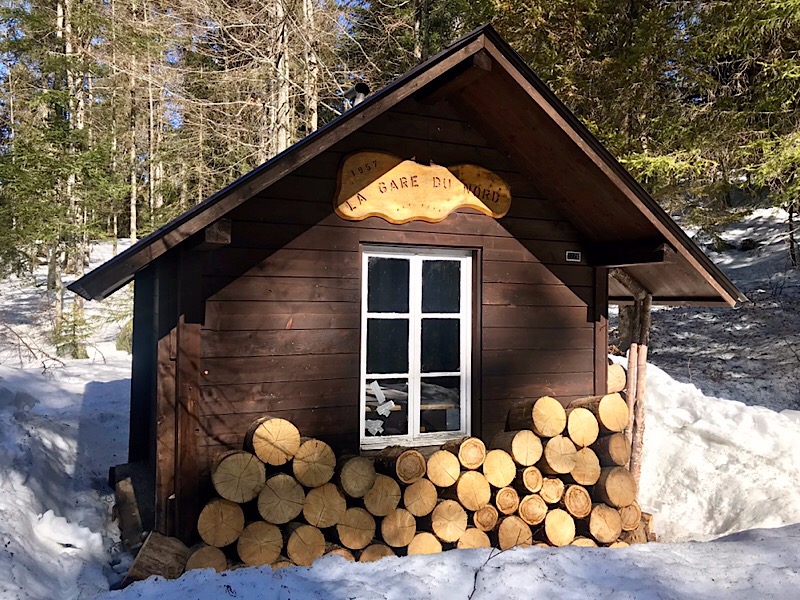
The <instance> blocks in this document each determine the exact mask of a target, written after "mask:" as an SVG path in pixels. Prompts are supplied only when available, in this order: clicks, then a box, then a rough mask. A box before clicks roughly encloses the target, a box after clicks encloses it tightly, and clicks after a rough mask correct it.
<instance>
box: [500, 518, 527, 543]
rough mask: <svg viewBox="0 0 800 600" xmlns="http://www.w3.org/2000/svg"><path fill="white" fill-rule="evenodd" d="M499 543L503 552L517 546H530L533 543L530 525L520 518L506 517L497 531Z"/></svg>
mask: <svg viewBox="0 0 800 600" xmlns="http://www.w3.org/2000/svg"><path fill="white" fill-rule="evenodd" d="M497 543H498V545H499V546H500V549H501V550H508V549H509V548H514V547H515V546H530V545H531V544H532V543H533V533H532V532H531V528H530V525H528V524H527V523H526V522H525V521H523V520H522V519H520V518H519V517H516V516H511V517H506V518H505V519H503V521H502V522H501V523H500V528H499V529H498V530H497Z"/></svg>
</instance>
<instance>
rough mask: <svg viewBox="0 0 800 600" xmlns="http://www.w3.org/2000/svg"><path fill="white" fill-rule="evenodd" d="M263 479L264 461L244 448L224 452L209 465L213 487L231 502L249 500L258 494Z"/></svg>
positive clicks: (264, 478) (264, 476)
mask: <svg viewBox="0 0 800 600" xmlns="http://www.w3.org/2000/svg"><path fill="white" fill-rule="evenodd" d="M265 481H266V472H265V470H264V463H263V462H261V461H260V460H259V459H258V457H257V456H255V455H254V454H251V453H250V452H245V451H244V450H232V451H230V452H226V453H225V454H223V455H222V456H220V457H219V458H218V459H217V460H216V461H215V462H214V465H213V466H212V467H211V483H212V484H214V489H215V490H216V491H217V494H219V495H220V496H221V497H222V498H225V499H226V500H230V501H231V502H238V503H242V502H249V501H250V500H252V499H253V498H255V497H256V496H258V494H259V492H260V491H261V490H262V489H263V488H264V483H265Z"/></svg>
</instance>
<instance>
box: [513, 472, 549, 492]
mask: <svg viewBox="0 0 800 600" xmlns="http://www.w3.org/2000/svg"><path fill="white" fill-rule="evenodd" d="M542 481H543V479H542V472H541V471H540V470H539V469H537V468H536V467H526V468H525V469H523V470H522V472H521V473H519V474H518V475H517V488H518V489H520V490H523V489H524V490H526V491H528V492H530V493H531V494H536V493H538V492H539V490H541V489H542Z"/></svg>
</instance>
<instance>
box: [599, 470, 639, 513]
mask: <svg viewBox="0 0 800 600" xmlns="http://www.w3.org/2000/svg"><path fill="white" fill-rule="evenodd" d="M594 495H595V499H597V500H599V501H600V502H605V503H606V504H608V505H609V506H613V507H615V508H620V507H623V506H630V505H631V504H633V503H634V502H635V501H636V481H635V480H634V478H633V476H632V475H631V474H630V472H629V471H628V470H627V469H625V468H623V467H607V468H604V469H602V471H601V472H600V477H599V478H598V480H597V483H596V484H595V486H594ZM615 512H616V511H615Z"/></svg>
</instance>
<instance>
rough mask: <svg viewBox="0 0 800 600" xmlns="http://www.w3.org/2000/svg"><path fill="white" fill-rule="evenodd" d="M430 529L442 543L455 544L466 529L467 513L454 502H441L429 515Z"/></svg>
mask: <svg viewBox="0 0 800 600" xmlns="http://www.w3.org/2000/svg"><path fill="white" fill-rule="evenodd" d="M431 529H432V530H433V533H434V534H435V535H436V537H438V538H439V539H440V540H442V541H443V542H457V541H458V539H459V538H460V537H461V536H462V535H464V532H465V531H466V529H467V513H466V512H465V511H464V508H463V507H462V506H461V505H460V504H459V503H458V502H456V501H455V500H443V501H442V502H439V504H437V505H436V508H434V509H433V512H432V513H431Z"/></svg>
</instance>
